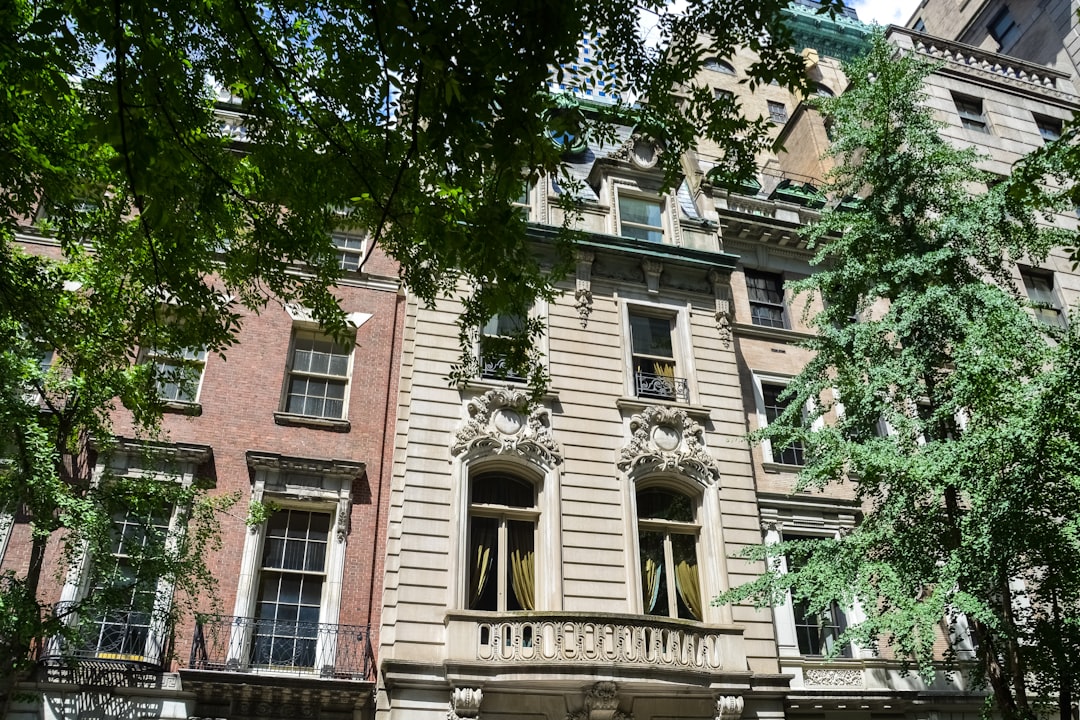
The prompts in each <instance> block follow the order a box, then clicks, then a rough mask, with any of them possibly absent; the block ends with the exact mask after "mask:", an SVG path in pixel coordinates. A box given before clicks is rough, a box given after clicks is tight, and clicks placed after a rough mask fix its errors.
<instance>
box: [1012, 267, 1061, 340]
mask: <svg viewBox="0 0 1080 720" xmlns="http://www.w3.org/2000/svg"><path fill="white" fill-rule="evenodd" d="M1020 278H1021V279H1022V280H1023V281H1024V289H1025V290H1026V291H1027V296H1028V300H1030V301H1031V307H1032V308H1033V309H1034V311H1035V317H1036V318H1037V319H1038V320H1039V322H1041V323H1043V324H1045V325H1051V326H1053V327H1065V313H1064V312H1063V311H1062V307H1061V304H1060V303H1059V302H1058V299H1057V293H1055V292H1054V274H1053V273H1052V272H1045V271H1039V270H1035V269H1033V268H1021V269H1020Z"/></svg>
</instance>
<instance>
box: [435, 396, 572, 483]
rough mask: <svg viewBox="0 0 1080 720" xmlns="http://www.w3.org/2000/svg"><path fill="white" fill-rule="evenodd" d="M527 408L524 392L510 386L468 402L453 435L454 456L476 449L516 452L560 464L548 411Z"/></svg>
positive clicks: (535, 460) (551, 464)
mask: <svg viewBox="0 0 1080 720" xmlns="http://www.w3.org/2000/svg"><path fill="white" fill-rule="evenodd" d="M528 407H529V397H528V395H527V394H526V393H525V392H523V391H521V390H515V389H512V388H508V387H507V388H500V389H497V390H489V391H487V392H486V393H484V394H483V395H481V396H480V397H477V398H474V399H472V400H470V401H469V404H468V413H469V419H468V420H466V421H465V423H464V424H463V425H462V426H461V428H460V429H459V430H458V431H457V434H456V435H455V436H454V441H453V445H452V446H451V448H450V451H451V452H452V453H453V454H454V455H461V454H463V453H466V452H469V451H472V450H474V449H477V448H480V449H484V450H487V451H488V452H492V453H495V454H497V455H519V456H521V457H523V458H525V459H526V460H530V461H532V462H533V463H536V464H538V465H542V466H544V467H554V466H556V465H559V464H560V463H562V450H561V449H560V448H559V444H558V443H557V442H555V438H554V437H552V435H551V414H550V412H549V411H548V409H547V408H545V407H540V406H537V407H535V408H533V409H532V410H529V409H528Z"/></svg>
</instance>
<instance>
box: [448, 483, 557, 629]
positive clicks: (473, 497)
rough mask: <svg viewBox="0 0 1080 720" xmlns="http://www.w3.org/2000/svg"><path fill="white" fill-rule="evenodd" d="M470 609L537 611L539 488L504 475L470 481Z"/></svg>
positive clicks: (467, 581) (467, 592)
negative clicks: (537, 497) (537, 491)
mask: <svg viewBox="0 0 1080 720" xmlns="http://www.w3.org/2000/svg"><path fill="white" fill-rule="evenodd" d="M470 485H471V488H470V493H469V546H468V547H469V554H468V557H467V558H466V568H465V580H466V583H465V592H466V598H465V603H466V607H468V608H469V609H470V610H492V611H506V610H533V609H535V607H536V552H535V550H536V523H537V519H538V518H539V514H540V513H539V511H538V510H537V506H536V487H535V486H534V485H533V484H532V483H530V482H528V481H527V480H522V479H520V478H517V477H514V476H513V475H509V474H506V473H502V472H489V473H484V474H482V475H477V476H475V477H473V478H471V481H470Z"/></svg>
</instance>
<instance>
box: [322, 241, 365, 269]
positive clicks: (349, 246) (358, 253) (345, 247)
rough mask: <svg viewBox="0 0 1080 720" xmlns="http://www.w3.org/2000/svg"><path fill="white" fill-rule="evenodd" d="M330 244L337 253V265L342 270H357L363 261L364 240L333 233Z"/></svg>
mask: <svg viewBox="0 0 1080 720" xmlns="http://www.w3.org/2000/svg"><path fill="white" fill-rule="evenodd" d="M330 242H332V243H333V244H334V248H335V249H336V251H337V256H338V264H339V266H340V267H341V269H342V270H348V271H353V270H359V269H360V263H361V262H362V261H363V259H364V238H362V237H358V236H356V235H348V234H346V233H334V234H332V235H331V236H330Z"/></svg>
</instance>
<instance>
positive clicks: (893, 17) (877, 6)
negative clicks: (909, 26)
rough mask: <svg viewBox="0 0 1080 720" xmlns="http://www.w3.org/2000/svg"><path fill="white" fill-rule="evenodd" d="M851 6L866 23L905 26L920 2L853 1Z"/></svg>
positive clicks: (899, 0) (908, 0)
mask: <svg viewBox="0 0 1080 720" xmlns="http://www.w3.org/2000/svg"><path fill="white" fill-rule="evenodd" d="M851 6H852V7H853V8H855V12H857V13H858V14H859V19H860V20H862V21H863V22H865V23H869V22H877V23H878V24H879V25H889V24H892V25H904V24H906V23H907V21H908V20H909V19H911V14H912V13H913V12H915V8H917V7H918V6H919V0H852V3H851Z"/></svg>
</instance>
